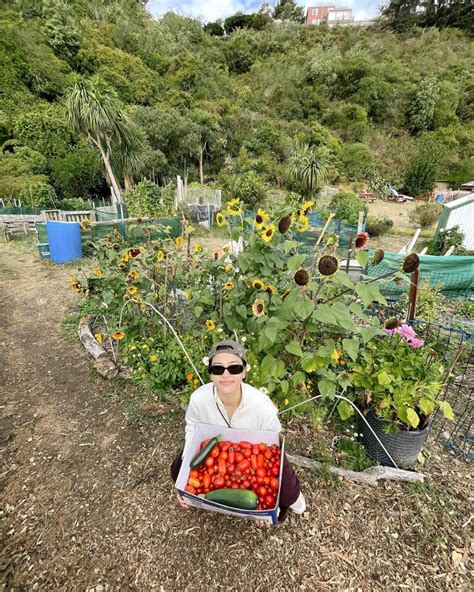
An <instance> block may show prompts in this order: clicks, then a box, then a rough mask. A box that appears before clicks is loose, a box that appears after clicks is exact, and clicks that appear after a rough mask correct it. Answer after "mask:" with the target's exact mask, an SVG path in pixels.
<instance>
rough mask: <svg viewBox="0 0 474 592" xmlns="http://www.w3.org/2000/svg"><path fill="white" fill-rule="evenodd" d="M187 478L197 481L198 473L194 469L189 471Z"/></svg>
mask: <svg viewBox="0 0 474 592" xmlns="http://www.w3.org/2000/svg"><path fill="white" fill-rule="evenodd" d="M189 476H190V477H192V478H193V479H199V471H197V470H196V469H192V470H191V471H189Z"/></svg>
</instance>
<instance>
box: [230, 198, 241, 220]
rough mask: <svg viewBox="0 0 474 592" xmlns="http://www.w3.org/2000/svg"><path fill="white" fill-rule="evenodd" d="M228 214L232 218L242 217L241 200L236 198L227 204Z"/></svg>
mask: <svg viewBox="0 0 474 592" xmlns="http://www.w3.org/2000/svg"><path fill="white" fill-rule="evenodd" d="M227 213H228V214H229V215H230V216H241V215H242V204H241V203H240V199H239V198H238V197H235V198H234V199H231V200H230V201H229V202H228V204H227Z"/></svg>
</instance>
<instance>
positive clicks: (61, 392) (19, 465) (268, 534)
mask: <svg viewBox="0 0 474 592" xmlns="http://www.w3.org/2000/svg"><path fill="white" fill-rule="evenodd" d="M0 252H1V258H0V346H1V350H0V351H1V358H0V373H1V374H0V377H1V380H0V393H1V401H0V403H1V407H0V428H1V434H2V435H1V439H0V445H1V446H2V447H3V461H2V468H1V477H2V498H3V509H2V511H1V514H0V518H1V521H2V531H1V535H2V540H3V545H4V546H3V550H2V556H1V559H0V568H1V571H2V574H3V582H4V588H3V590H15V591H23V590H25V591H26V590H28V591H29V590H68V591H69V590H80V591H84V590H86V591H89V592H92V590H94V592H100V591H104V590H139V591H145V590H146V591H148V590H159V591H160V592H161V591H168V590H192V591H196V590H209V589H212V590H246V591H247V590H248V591H250V590H252V591H254V590H260V591H267V590H268V591H273V590H335V591H340V590H360V591H364V592H365V591H366V590H400V589H401V587H407V588H408V587H409V588H410V589H412V590H423V591H429V590H433V591H434V590H464V589H468V588H469V585H468V575H467V573H468V572H467V569H468V568H467V565H468V562H469V559H468V555H469V543H468V539H467V533H468V530H469V523H468V522H467V515H468V508H469V487H470V485H469V476H468V475H469V474H468V472H467V471H465V470H464V468H463V466H464V465H463V464H462V463H460V461H458V460H457V459H453V458H451V457H447V458H446V459H445V458H443V457H442V456H441V455H440V456H439V457H436V458H438V460H436V461H435V462H434V463H433V466H432V468H431V469H430V471H431V475H430V476H431V478H432V479H433V481H436V483H438V482H440V483H441V484H444V485H443V487H444V489H439V490H431V489H429V488H428V489H426V490H425V489H423V490H420V491H417V490H414V489H410V488H408V487H406V486H403V485H393V484H386V485H382V486H379V487H378V488H377V489H368V488H366V487H362V486H358V485H354V484H351V483H344V484H338V485H337V484H336V485H335V484H334V483H332V482H330V481H328V480H324V479H321V478H315V477H314V476H311V475H309V474H307V473H306V474H305V475H303V474H302V473H300V474H301V475H302V478H303V482H304V489H305V495H306V497H307V501H308V505H309V509H310V512H309V513H308V514H306V515H305V516H303V517H301V518H297V517H294V516H292V517H291V518H290V519H289V520H288V521H287V522H286V523H285V524H284V525H283V526H281V527H278V528H277V529H272V530H271V531H266V530H259V529H257V528H256V527H255V526H254V525H252V524H250V523H247V522H245V521H239V520H236V519H229V518H226V517H221V516H216V515H213V514H210V513H205V512H199V511H189V512H186V511H184V510H181V509H180V508H179V507H178V505H177V503H176V500H175V499H174V494H173V490H172V484H171V482H170V479H169V473H168V467H169V463H170V461H171V459H172V457H173V455H174V453H175V451H176V449H177V447H178V446H179V444H180V442H181V440H182V417H181V415H180V414H179V413H177V412H175V410H173V409H170V410H168V412H167V413H165V414H163V415H161V416H159V417H158V418H157V419H156V421H155V423H154V424H153V427H152V428H147V429H145V428H143V429H141V430H138V429H136V428H133V427H132V426H131V425H130V423H129V422H128V421H127V417H126V415H125V414H124V411H123V407H122V406H121V404H120V401H119V397H118V396H117V394H116V393H117V389H118V390H120V389H123V388H127V387H123V385H120V384H119V385H118V386H117V385H115V386H114V385H113V384H110V383H107V382H105V381H103V380H102V379H99V378H97V377H96V376H95V375H94V374H93V371H92V370H91V364H90V361H89V359H88V358H87V356H86V354H85V353H84V351H83V350H82V348H81V346H80V345H79V344H78V343H77V342H74V343H69V342H65V340H64V327H63V326H62V324H61V321H62V319H63V317H64V315H65V313H66V309H67V307H68V306H69V305H70V304H72V303H74V301H75V298H76V296H75V295H74V294H73V293H72V291H71V290H70V289H69V287H68V285H67V277H68V275H69V274H70V273H71V270H68V269H64V268H59V267H54V266H52V265H44V264H41V263H40V262H39V261H38V260H37V258H36V256H35V254H33V253H32V252H28V251H24V250H18V249H17V248H14V247H12V246H8V247H7V246H5V245H4V244H1V245H0ZM287 437H288V439H289V440H292V439H294V434H292V431H291V426H289V429H288V431H287ZM440 499H441V502H439V500H440ZM440 503H441V504H442V505H441V506H440ZM437 512H439V517H438V515H437ZM466 522H467V523H466ZM453 553H457V555H453Z"/></svg>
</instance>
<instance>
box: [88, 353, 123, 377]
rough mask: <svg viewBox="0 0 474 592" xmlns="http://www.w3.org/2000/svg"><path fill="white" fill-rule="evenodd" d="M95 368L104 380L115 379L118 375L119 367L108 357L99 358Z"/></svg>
mask: <svg viewBox="0 0 474 592" xmlns="http://www.w3.org/2000/svg"><path fill="white" fill-rule="evenodd" d="M94 368H95V369H96V370H97V372H98V373H99V374H100V375H101V376H103V377H104V378H115V376H117V374H118V368H117V366H116V365H115V364H114V363H113V362H112V360H109V358H106V357H103V358H98V359H97V360H96V361H95V362H94Z"/></svg>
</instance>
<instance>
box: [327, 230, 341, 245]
mask: <svg viewBox="0 0 474 592" xmlns="http://www.w3.org/2000/svg"><path fill="white" fill-rule="evenodd" d="M338 243H339V237H338V236H337V234H336V233H335V232H328V233H327V234H326V239H325V241H324V244H325V245H326V247H337V245H338Z"/></svg>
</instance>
